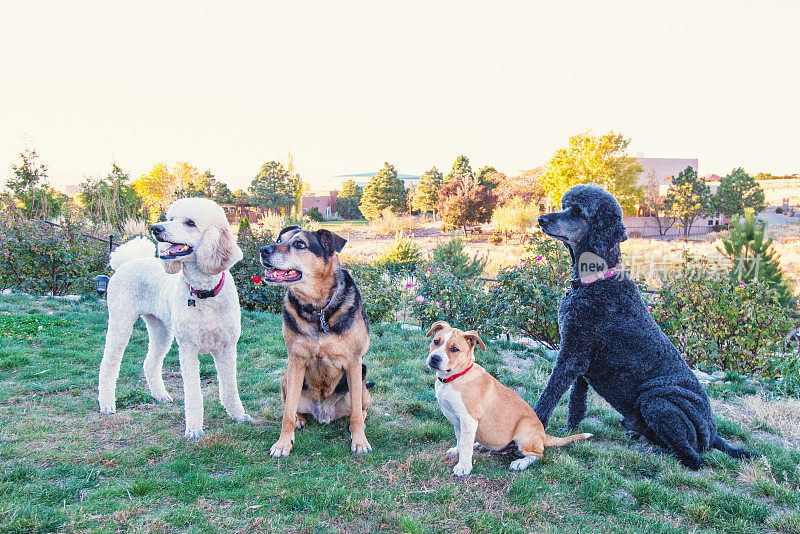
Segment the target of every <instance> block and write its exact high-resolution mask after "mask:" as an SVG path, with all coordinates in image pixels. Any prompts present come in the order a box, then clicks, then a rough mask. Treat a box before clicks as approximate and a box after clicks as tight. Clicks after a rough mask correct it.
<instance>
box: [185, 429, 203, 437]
mask: <svg viewBox="0 0 800 534" xmlns="http://www.w3.org/2000/svg"><path fill="white" fill-rule="evenodd" d="M183 435H184V436H185V437H186V438H187V439H200V438H201V437H203V429H202V428H187V429H186V432H184V433H183Z"/></svg>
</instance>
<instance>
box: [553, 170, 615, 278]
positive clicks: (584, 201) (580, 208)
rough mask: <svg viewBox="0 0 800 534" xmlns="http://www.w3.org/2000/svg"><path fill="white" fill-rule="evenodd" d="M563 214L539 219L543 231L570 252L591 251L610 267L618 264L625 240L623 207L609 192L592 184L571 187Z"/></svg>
mask: <svg viewBox="0 0 800 534" xmlns="http://www.w3.org/2000/svg"><path fill="white" fill-rule="evenodd" d="M561 208H562V211H559V212H556V213H549V214H547V215H542V216H541V217H539V226H540V227H541V229H542V231H543V232H544V233H546V234H547V235H549V236H551V237H555V238H556V239H560V240H561V241H563V242H564V243H566V244H567V245H568V246H569V247H570V249H571V251H572V252H577V251H578V250H581V251H591V252H593V253H595V254H597V255H598V256H600V257H601V258H603V259H604V260H605V261H606V262H608V263H609V264H610V265H613V264H615V263H616V262H617V261H618V259H619V258H618V256H619V252H618V244H619V243H620V242H622V241H625V240H626V239H628V235H627V234H626V232H625V225H624V224H622V207H620V205H619V202H617V199H615V198H614V196H613V195H611V193H609V192H608V191H606V190H605V189H603V188H602V187H600V186H598V185H594V184H579V185H576V186H573V187H571V188H570V190H569V191H567V192H566V193H565V194H564V197H563V198H562V199H561Z"/></svg>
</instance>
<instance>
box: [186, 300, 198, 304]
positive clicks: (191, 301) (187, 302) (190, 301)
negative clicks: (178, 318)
mask: <svg viewBox="0 0 800 534" xmlns="http://www.w3.org/2000/svg"><path fill="white" fill-rule="evenodd" d="M195 304H196V303H195V301H194V299H189V300H188V301H186V305H187V306H194V305H195Z"/></svg>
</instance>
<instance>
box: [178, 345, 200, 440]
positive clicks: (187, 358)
mask: <svg viewBox="0 0 800 534" xmlns="http://www.w3.org/2000/svg"><path fill="white" fill-rule="evenodd" d="M178 359H179V360H180V363H181V375H182V376H183V409H184V412H185V417H186V432H185V436H186V437H187V438H192V439H197V438H199V437H200V436H202V435H203V392H202V390H201V389H200V360H198V359H197V351H196V350H194V349H191V350H189V349H186V348H183V347H180V346H179V347H178Z"/></svg>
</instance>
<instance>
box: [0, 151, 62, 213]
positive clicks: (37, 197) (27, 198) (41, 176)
mask: <svg viewBox="0 0 800 534" xmlns="http://www.w3.org/2000/svg"><path fill="white" fill-rule="evenodd" d="M19 157H20V159H21V160H22V161H21V162H20V164H19V165H16V164H12V165H11V171H12V172H13V174H14V175H13V176H12V177H11V178H9V179H8V180H7V181H6V186H7V187H8V189H9V190H10V191H11V193H12V194H13V195H14V199H15V200H16V202H17V204H18V205H19V208H20V211H21V212H22V213H23V214H24V215H25V216H26V217H31V218H32V217H38V218H42V219H47V218H50V217H55V216H57V215H59V214H60V213H61V212H62V211H63V210H64V208H65V207H66V205H67V201H68V198H67V196H66V195H64V194H63V193H60V192H59V191H56V190H55V189H53V188H52V187H50V186H49V185H48V184H47V165H45V164H44V163H37V160H38V159H39V155H38V154H37V153H36V150H33V149H27V150H24V151H23V152H20V154H19Z"/></svg>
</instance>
